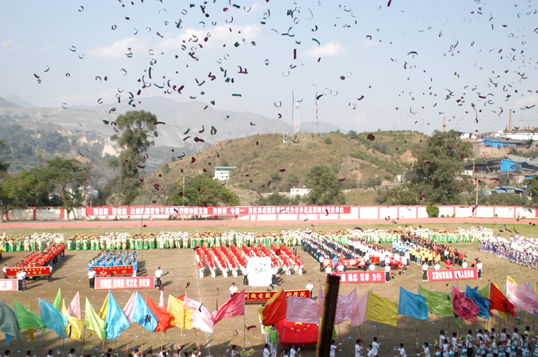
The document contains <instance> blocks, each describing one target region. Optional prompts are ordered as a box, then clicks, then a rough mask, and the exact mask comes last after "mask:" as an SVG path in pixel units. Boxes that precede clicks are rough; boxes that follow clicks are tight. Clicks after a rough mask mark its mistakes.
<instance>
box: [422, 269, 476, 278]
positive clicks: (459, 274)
mask: <svg viewBox="0 0 538 357" xmlns="http://www.w3.org/2000/svg"><path fill="white" fill-rule="evenodd" d="M476 279H478V274H477V269H476V268H469V269H444V270H428V281H444V280H476Z"/></svg>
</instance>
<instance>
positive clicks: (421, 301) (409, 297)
mask: <svg viewBox="0 0 538 357" xmlns="http://www.w3.org/2000/svg"><path fill="white" fill-rule="evenodd" d="M398 314H399V315H406V316H411V317H414V318H415V319H419V320H426V321H427V320H428V306H427V305H426V298H425V297H424V296H422V295H418V294H415V293H412V292H411V291H407V290H405V289H404V288H402V287H401V286H400V301H399V304H398Z"/></svg>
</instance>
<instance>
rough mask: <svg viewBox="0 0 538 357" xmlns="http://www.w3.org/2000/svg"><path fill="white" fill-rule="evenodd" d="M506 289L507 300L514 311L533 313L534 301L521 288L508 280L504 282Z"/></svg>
mask: <svg viewBox="0 0 538 357" xmlns="http://www.w3.org/2000/svg"><path fill="white" fill-rule="evenodd" d="M506 289H507V290H508V300H510V302H511V303H512V304H514V308H515V309H516V310H520V311H525V312H528V313H529V314H532V313H534V301H533V299H532V298H531V297H530V296H529V294H528V292H527V291H526V290H524V288H523V287H522V286H521V287H520V286H518V285H517V284H515V283H513V280H512V279H510V280H507V281H506ZM531 295H534V294H531Z"/></svg>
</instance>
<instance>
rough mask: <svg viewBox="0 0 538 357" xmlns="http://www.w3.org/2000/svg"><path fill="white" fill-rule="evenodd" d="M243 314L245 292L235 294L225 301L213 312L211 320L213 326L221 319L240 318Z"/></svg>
mask: <svg viewBox="0 0 538 357" xmlns="http://www.w3.org/2000/svg"><path fill="white" fill-rule="evenodd" d="M244 314H245V290H243V291H241V292H240V293H238V294H236V295H235V296H234V297H233V298H231V299H230V300H228V301H226V302H225V303H224V304H223V305H222V306H221V307H219V308H218V309H217V310H215V311H213V313H212V314H211V319H212V320H213V325H215V324H216V323H217V322H219V321H220V320H222V319H226V318H228V317H234V316H241V315H244Z"/></svg>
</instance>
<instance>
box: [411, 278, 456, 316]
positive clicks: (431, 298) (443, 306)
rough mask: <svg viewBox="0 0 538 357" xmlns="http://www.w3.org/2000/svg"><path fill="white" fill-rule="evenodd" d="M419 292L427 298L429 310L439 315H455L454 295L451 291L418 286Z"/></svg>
mask: <svg viewBox="0 0 538 357" xmlns="http://www.w3.org/2000/svg"><path fill="white" fill-rule="evenodd" d="M418 294H419V295H422V296H424V297H425V298H426V306H427V307H428V311H430V312H431V313H432V314H434V315H437V316H454V307H453V306H452V296H451V294H450V292H441V291H429V290H427V289H425V288H423V287H422V286H420V285H419V286H418Z"/></svg>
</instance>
